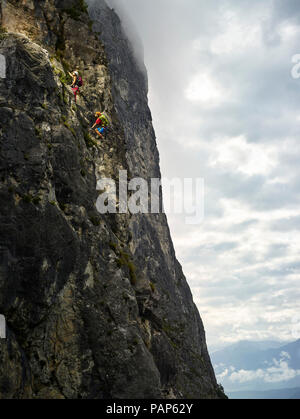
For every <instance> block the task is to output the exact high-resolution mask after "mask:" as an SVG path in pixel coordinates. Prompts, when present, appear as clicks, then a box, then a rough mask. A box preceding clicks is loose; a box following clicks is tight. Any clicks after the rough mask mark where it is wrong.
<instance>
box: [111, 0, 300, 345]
mask: <svg viewBox="0 0 300 419" xmlns="http://www.w3.org/2000/svg"><path fill="white" fill-rule="evenodd" d="M115 3H117V7H118V5H119V6H120V5H122V4H125V5H126V9H127V12H128V14H129V15H130V17H131V19H132V20H133V21H134V24H135V26H136V29H137V31H138V32H139V34H140V37H141V38H142V40H143V43H144V53H145V63H146V66H147V70H148V76H149V89H150V91H149V103H150V107H151V111H152V115H153V122H154V127H155V131H156V135H157V142H158V146H159V150H160V156H161V169H162V174H163V176H164V177H167V178H169V179H171V178H173V177H180V178H195V179H196V178H203V179H204V181H205V218H204V221H203V222H202V223H201V224H200V225H196V226H189V225H186V224H185V218H184V216H175V215H173V216H172V215H169V217H168V218H169V223H170V227H171V231H172V237H173V240H174V244H175V248H176V253H177V256H178V258H179V260H180V262H181V263H182V265H183V269H184V272H185V274H186V276H187V279H188V282H189V284H190V286H191V287H192V291H193V294H194V299H195V302H196V304H197V305H198V307H199V310H200V313H201V316H202V318H203V321H204V324H205V328H206V333H207V339H208V344H209V345H210V346H211V347H215V346H216V345H217V346H223V345H224V344H226V343H230V342H235V341H237V340H241V339H251V340H263V339H282V340H288V341H293V340H296V339H297V338H300V310H299V283H300V276H299V269H300V206H299V200H300V195H299V192H300V182H299V180H300V164H299V163H300V147H299V135H298V133H299V128H300V78H299V79H295V78H293V77H292V74H291V72H292V68H293V66H294V65H295V63H294V64H293V63H292V57H293V56H294V55H295V54H300V42H299V41H300V4H299V0H264V1H261V0H239V1H236V0H210V1H207V0H205V1H203V0H159V1H158V0H153V1H151V2H150V1H148V0H115ZM296 58H297V57H296ZM296 58H295V59H296ZM295 72H296V74H297V68H295V69H294V73H295ZM299 72H300V71H299Z"/></svg>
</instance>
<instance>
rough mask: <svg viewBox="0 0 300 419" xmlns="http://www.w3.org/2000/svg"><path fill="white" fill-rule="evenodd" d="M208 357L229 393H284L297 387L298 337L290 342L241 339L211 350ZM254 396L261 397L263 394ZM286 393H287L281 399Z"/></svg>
mask: <svg viewBox="0 0 300 419" xmlns="http://www.w3.org/2000/svg"><path fill="white" fill-rule="evenodd" d="M211 359H212V363H213V365H214V368H215V371H216V374H217V378H218V380H219V382H220V383H221V384H222V385H223V386H224V388H225V391H226V392H227V393H229V395H231V396H232V395H234V394H233V392H239V394H235V396H240V397H238V398H244V397H245V395H246V393H247V394H248V395H249V396H250V395H251V394H252V395H253V394H254V393H253V392H257V391H258V392H261V391H267V392H269V391H272V390H278V391H279V393H278V394H281V395H282V396H285V395H286V392H285V390H284V389H293V388H296V389H297V388H298V387H300V339H299V340H297V341H295V342H290V343H282V342H272V341H262V342H247V341H241V342H237V343H235V344H233V345H230V346H228V347H226V348H224V349H222V350H218V351H216V352H213V353H212V354H211ZM240 392H242V393H243V394H241V393H240ZM245 392H246V393H245ZM280 392H282V393H280ZM257 396H260V397H258V398H265V396H266V394H264V395H261V394H257ZM269 396H270V398H281V397H277V396H278V395H276V397H275V396H274V394H269ZM271 396H272V397H271ZM273 396H274V397H273ZM290 396H292V395H291V394H290V392H288V397H283V398H290ZM247 398H248V397H247ZM249 398H252V397H249Z"/></svg>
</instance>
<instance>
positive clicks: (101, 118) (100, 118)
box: [91, 112, 109, 138]
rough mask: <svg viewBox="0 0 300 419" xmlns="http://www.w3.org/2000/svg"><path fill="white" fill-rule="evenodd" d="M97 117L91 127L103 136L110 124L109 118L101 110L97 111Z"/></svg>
mask: <svg viewBox="0 0 300 419" xmlns="http://www.w3.org/2000/svg"><path fill="white" fill-rule="evenodd" d="M95 117H96V118H97V120H96V122H95V123H94V125H93V126H92V128H91V129H94V130H95V132H96V133H97V134H98V135H99V137H100V138H103V134H105V132H106V131H107V128H108V125H109V121H108V118H107V117H106V115H104V114H103V113H101V112H96V113H95ZM96 127H97V128H96Z"/></svg>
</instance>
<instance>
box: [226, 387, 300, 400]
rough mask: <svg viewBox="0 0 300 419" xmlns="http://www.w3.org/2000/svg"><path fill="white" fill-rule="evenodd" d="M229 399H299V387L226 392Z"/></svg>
mask: <svg viewBox="0 0 300 419" xmlns="http://www.w3.org/2000/svg"><path fill="white" fill-rule="evenodd" d="M228 396H229V398H231V399H257V400H258V399H269V400H271V399H272V400H275V399H276V400H278V399H289V400H291V399H300V388H282V389H279V390H269V391H233V392H232V393H229V394H228Z"/></svg>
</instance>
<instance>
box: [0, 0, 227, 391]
mask: <svg viewBox="0 0 300 419" xmlns="http://www.w3.org/2000/svg"><path fill="white" fill-rule="evenodd" d="M88 12H89V15H88ZM91 19H92V20H93V21H94V22H92V20H91ZM0 54H2V55H1V56H3V57H5V61H6V74H5V76H6V77H5V78H0V181H1V182H0V197H1V201H0V202H1V203H0V313H1V314H3V315H4V316H5V319H6V326H7V327H6V335H7V336H6V339H1V340H0V398H3V399H4V398H50V399H54V398H70V399H72V398H73V399H75V398H95V399H96V398H189V397H191V398H222V397H224V394H223V393H222V391H221V390H220V389H219V387H218V385H217V383H216V380H215V376H214V372H213V369H212V366H211V363H210V359H209V355H208V352H207V348H206V343H205V333H204V329H203V325H202V322H201V319H200V316H199V313H198V311H197V309H196V307H195V305H194V303H193V300H192V295H191V292H190V289H189V287H188V285H187V282H186V280H185V277H184V275H183V273H182V269H181V266H180V265H179V263H178V261H177V260H176V257H175V252H174V249H173V245H172V241H171V237H170V233H169V229H168V225H167V220H166V217H165V215H163V214H153V215H151V214H149V215H147V214H138V215H131V214H129V213H128V214H105V215H101V214H99V213H98V211H97V209H96V206H95V204H96V201H97V197H98V195H99V192H97V190H96V184H97V180H98V179H100V178H104V177H105V178H112V179H118V175H119V170H126V171H127V173H128V177H129V178H131V177H134V176H141V177H143V178H145V179H149V178H151V177H158V178H159V177H160V170H159V155H158V151H157V147H156V141H155V134H154V131H153V127H152V122H151V114H150V111H149V108H148V105H147V78H146V75H145V71H144V69H143V68H142V66H141V65H140V64H136V62H135V54H134V53H133V50H132V47H131V45H130V43H129V41H128V39H127V38H126V35H125V34H124V32H123V29H122V25H121V22H120V20H119V18H118V16H117V15H116V14H115V12H114V11H113V10H111V9H110V8H109V7H107V5H106V3H105V2H104V1H98V2H97V5H96V6H94V7H93V8H91V9H90V10H89V11H88V10H87V8H86V7H85V4H84V2H82V1H73V0H70V1H55V0H47V1H22V2H20V1H13V0H10V1H5V2H2V3H1V32H0ZM74 69H78V70H79V71H80V72H81V74H82V75H83V79H84V86H83V88H82V89H81V93H80V95H79V98H78V103H77V106H75V103H74V97H73V93H72V91H71V89H70V86H69V82H70V81H69V80H68V76H67V72H68V71H70V70H74ZM104 109H105V110H106V112H107V114H108V115H110V118H111V120H112V127H111V129H110V131H109V133H108V135H107V136H106V138H105V139H103V140H102V141H100V142H99V141H98V139H97V138H96V135H95V134H94V133H93V132H91V131H90V130H89V127H90V126H91V125H92V124H93V123H94V113H95V111H97V110H104Z"/></svg>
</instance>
